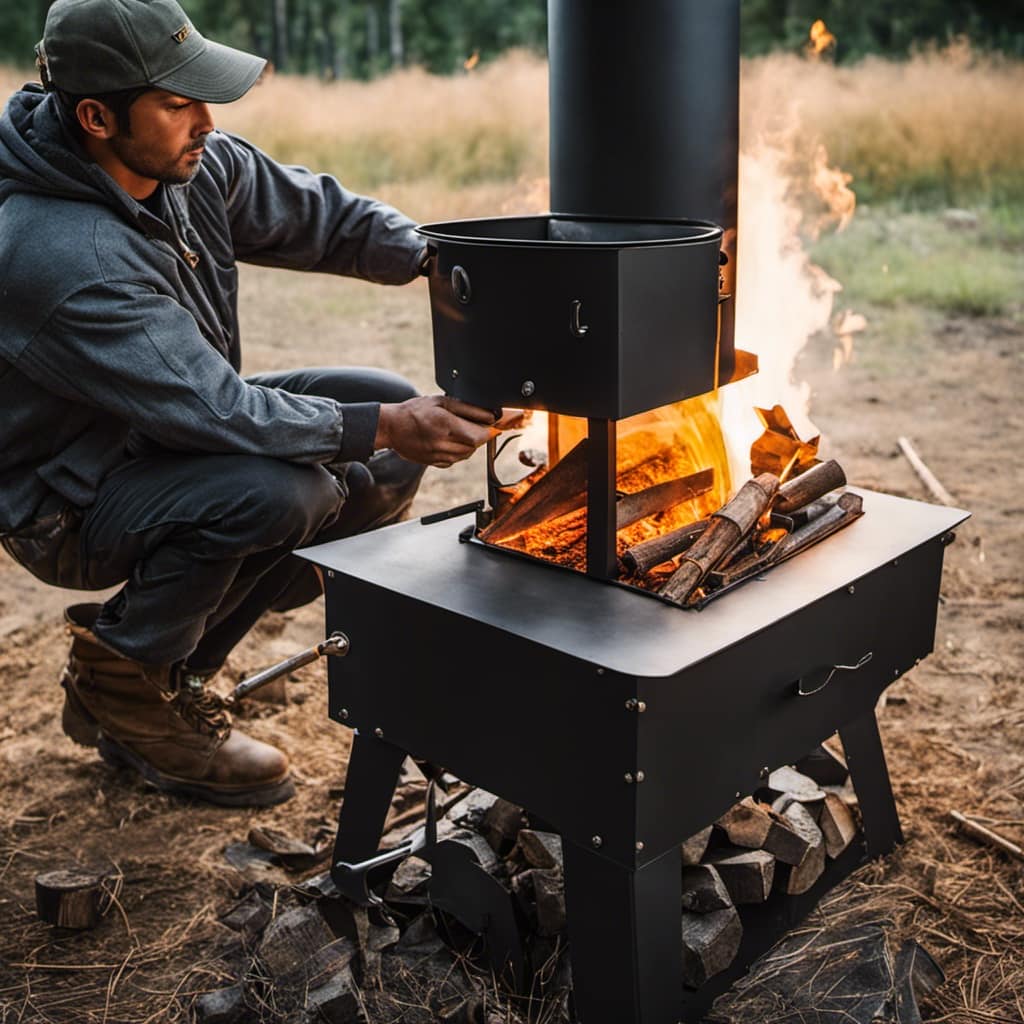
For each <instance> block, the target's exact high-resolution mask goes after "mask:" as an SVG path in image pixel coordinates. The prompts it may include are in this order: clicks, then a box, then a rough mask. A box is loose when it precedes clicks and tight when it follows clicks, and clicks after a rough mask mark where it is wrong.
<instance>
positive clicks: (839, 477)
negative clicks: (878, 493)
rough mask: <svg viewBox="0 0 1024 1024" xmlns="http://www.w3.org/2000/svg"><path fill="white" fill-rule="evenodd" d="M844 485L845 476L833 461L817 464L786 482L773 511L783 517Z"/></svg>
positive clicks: (841, 468)
mask: <svg viewBox="0 0 1024 1024" xmlns="http://www.w3.org/2000/svg"><path fill="white" fill-rule="evenodd" d="M845 483H846V474H845V473H844V472H843V467H842V466H840V465H839V463H838V462H836V460H835V459H829V460H828V462H819V463H818V465H816V466H814V467H813V468H812V469H809V470H807V471H806V472H805V473H801V474H800V475H799V476H796V477H793V479H792V480H787V481H786V482H785V483H784V484H783V485H782V486H781V487H780V488H779V493H778V496H777V497H776V499H775V504H774V505H773V509H774V511H776V512H781V513H783V515H785V514H786V513H788V512H794V511H795V510H796V509H798V508H803V506H804V505H809V504H810V503H811V502H812V501H816V500H817V499H818V498H820V497H822V496H823V495H825V494H828V492H829V491H834V490H835V489H836V488H837V487H842V486H843V485H844V484H845Z"/></svg>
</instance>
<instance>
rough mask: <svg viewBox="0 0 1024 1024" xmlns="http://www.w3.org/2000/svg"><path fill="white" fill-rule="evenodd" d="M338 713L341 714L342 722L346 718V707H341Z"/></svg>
mask: <svg viewBox="0 0 1024 1024" xmlns="http://www.w3.org/2000/svg"><path fill="white" fill-rule="evenodd" d="M340 715H341V720H342V721H343V722H344V721H347V720H348V708H342V709H341V712H340Z"/></svg>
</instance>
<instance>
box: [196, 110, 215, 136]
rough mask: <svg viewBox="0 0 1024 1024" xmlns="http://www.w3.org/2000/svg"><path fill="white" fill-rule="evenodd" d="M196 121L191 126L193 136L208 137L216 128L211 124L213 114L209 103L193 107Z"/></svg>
mask: <svg viewBox="0 0 1024 1024" xmlns="http://www.w3.org/2000/svg"><path fill="white" fill-rule="evenodd" d="M195 111H196V121H195V124H194V125H193V126H192V134H193V135H195V136H199V135H209V133H210V132H212V131H213V129H214V128H215V127H216V125H215V124H214V123H213V113H212V112H211V110H210V104H209V103H197V104H196V106H195Z"/></svg>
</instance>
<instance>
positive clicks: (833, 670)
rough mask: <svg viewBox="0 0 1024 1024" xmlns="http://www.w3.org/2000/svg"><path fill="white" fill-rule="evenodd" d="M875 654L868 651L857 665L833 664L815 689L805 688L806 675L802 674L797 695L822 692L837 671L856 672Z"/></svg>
mask: <svg viewBox="0 0 1024 1024" xmlns="http://www.w3.org/2000/svg"><path fill="white" fill-rule="evenodd" d="M874 656H875V652H874V651H868V652H867V653H866V654H864V655H862V656H861V658H860V660H859V661H858V662H857V663H856V664H855V665H832V666H831V668H830V669H829V671H828V675H827V676H825V678H824V680H823V681H822V682H820V683H819V684H818V685H817V686H815V687H814V689H813V690H805V689H804V679H805V678H806V677H805V676H801V677H800V678H799V679H798V680H797V681H796V695H797V696H798V697H810V696H812V695H813V694H815V693H821V691H822V690H824V689H825V687H826V686H828V684H829V683H831V682H832V677H833V676H834V675H835V674H836V673H837V672H856V671H857V669H859V668H863V667H864V666H865V665H866V664H867V663H868V662H869V661H870V660H871V659H872V658H873V657H874Z"/></svg>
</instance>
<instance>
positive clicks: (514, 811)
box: [480, 797, 523, 857]
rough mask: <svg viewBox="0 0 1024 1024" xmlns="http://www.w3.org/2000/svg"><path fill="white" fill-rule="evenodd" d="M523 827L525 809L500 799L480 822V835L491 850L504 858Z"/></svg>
mask: <svg viewBox="0 0 1024 1024" xmlns="http://www.w3.org/2000/svg"><path fill="white" fill-rule="evenodd" d="M522 827H523V809H522V807H517V806H516V805H515V804H513V803H509V801H508V800H503V799H501V798H500V797H499V798H498V799H497V800H495V801H494V803H493V804H491V806H490V807H489V808H488V809H487V811H486V813H485V814H484V816H483V819H482V821H481V822H480V833H481V834H482V835H483V837H484V839H486V840H487V842H488V843H489V844H490V847H491V849H492V850H493V851H494V852H495V853H496V854H497V855H498V856H499V857H504V856H506V855H507V854H508V853H510V852H511V850H512V848H513V847H514V846H515V844H516V838H517V837H518V835H519V830H520V829H521V828H522Z"/></svg>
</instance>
